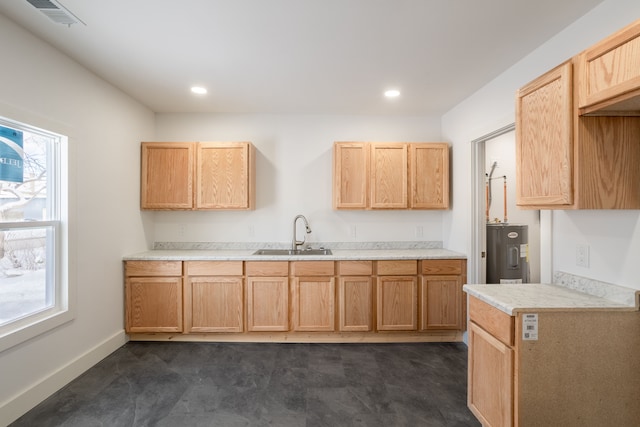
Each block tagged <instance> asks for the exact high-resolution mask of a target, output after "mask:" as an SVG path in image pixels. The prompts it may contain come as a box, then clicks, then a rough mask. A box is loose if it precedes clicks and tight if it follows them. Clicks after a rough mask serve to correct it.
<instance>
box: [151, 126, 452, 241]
mask: <svg viewBox="0 0 640 427" xmlns="http://www.w3.org/2000/svg"><path fill="white" fill-rule="evenodd" d="M156 126H157V140H158V141H185V140H186V141H247V140H248V141H251V142H252V143H253V144H254V145H255V146H256V151H257V161H256V173H257V179H256V181H257V185H256V187H257V191H256V193H257V197H256V205H257V208H256V210H255V211H249V212H244V211H230V212H219V211H216V212H156V213H154V214H153V215H154V220H155V224H156V228H155V240H156V241H159V242H162V241H172V242H194V241H204V242H291V237H292V221H293V218H294V217H295V216H296V215H297V214H303V215H305V216H306V217H307V219H308V220H309V222H310V226H311V229H312V230H313V233H312V234H311V235H310V236H309V237H308V239H307V241H308V242H311V243H313V242H316V243H317V242H351V241H358V242H370V241H389V240H392V241H415V240H429V241H442V216H443V213H442V211H335V210H333V209H332V207H331V206H332V205H331V186H332V181H331V176H332V175H331V174H332V147H333V143H334V141H415V142H420V141H434V142H435V141H440V140H441V139H440V119H439V118H425V117H403V116H385V117H382V116H322V115H295V114H288V115H258V114H247V115H245V114H158V115H156ZM352 226H355V227H356V237H355V238H354V237H352V235H351V227H352ZM418 226H419V227H422V230H423V237H421V238H419V237H417V236H416V227H418ZM183 230H184V231H183Z"/></svg>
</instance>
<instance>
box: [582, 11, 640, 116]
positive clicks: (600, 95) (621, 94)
mask: <svg viewBox="0 0 640 427" xmlns="http://www.w3.org/2000/svg"><path fill="white" fill-rule="evenodd" d="M579 61H580V80H579V107H580V109H581V111H580V112H581V113H582V114H585V113H592V112H598V113H605V114H621V115H624V112H628V111H631V112H634V113H633V114H637V112H638V110H639V109H640V101H639V100H638V97H640V21H639V22H635V23H633V24H631V25H629V26H627V27H625V28H623V29H621V30H620V31H618V32H616V33H615V34H612V35H611V36H609V37H607V38H606V39H604V40H602V41H601V42H599V43H597V44H595V45H594V46H592V47H590V48H589V49H587V50H585V51H584V52H583V53H582V54H581V55H580V57H579Z"/></svg>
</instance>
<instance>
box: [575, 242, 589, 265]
mask: <svg viewBox="0 0 640 427" xmlns="http://www.w3.org/2000/svg"><path fill="white" fill-rule="evenodd" d="M576 265H577V266H578V267H587V268H588V267H589V245H576Z"/></svg>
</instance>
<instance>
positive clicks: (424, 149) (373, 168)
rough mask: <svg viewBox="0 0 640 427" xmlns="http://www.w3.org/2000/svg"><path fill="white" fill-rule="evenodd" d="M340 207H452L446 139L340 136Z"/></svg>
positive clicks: (336, 176)
mask: <svg viewBox="0 0 640 427" xmlns="http://www.w3.org/2000/svg"><path fill="white" fill-rule="evenodd" d="M333 207H334V209H362V210H365V209H447V208H448V207H449V145H448V144H446V143H404V142H395V143H394V142H391V143H368V142H336V143H335V144H334V150H333Z"/></svg>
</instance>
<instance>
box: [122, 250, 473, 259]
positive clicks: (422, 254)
mask: <svg viewBox="0 0 640 427" xmlns="http://www.w3.org/2000/svg"><path fill="white" fill-rule="evenodd" d="M254 252H255V250H253V249H251V250H203V249H195V250H194V249H192V250H152V251H145V252H139V253H135V254H130V255H126V256H124V257H123V260H125V261H154V260H157V261H301V260H304V261H318V260H320V261H342V260H344V261H348V260H353V261H361V260H385V259H386V260H410V259H466V258H467V257H466V255H464V254H461V253H459V252H454V251H450V250H447V249H332V252H333V253H332V254H331V255H253V253H254Z"/></svg>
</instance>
